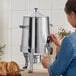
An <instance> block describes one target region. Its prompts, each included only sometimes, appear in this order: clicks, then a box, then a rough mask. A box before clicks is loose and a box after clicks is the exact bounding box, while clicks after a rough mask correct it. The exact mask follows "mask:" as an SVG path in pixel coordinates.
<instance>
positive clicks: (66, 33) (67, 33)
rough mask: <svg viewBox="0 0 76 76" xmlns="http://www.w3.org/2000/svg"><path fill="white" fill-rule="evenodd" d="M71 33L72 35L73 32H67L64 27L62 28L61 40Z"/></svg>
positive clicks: (60, 29)
mask: <svg viewBox="0 0 76 76" xmlns="http://www.w3.org/2000/svg"><path fill="white" fill-rule="evenodd" d="M70 33H71V31H67V30H65V29H64V28H63V27H60V28H59V31H58V36H59V37H61V38H63V37H64V36H67V35H69V34H70Z"/></svg>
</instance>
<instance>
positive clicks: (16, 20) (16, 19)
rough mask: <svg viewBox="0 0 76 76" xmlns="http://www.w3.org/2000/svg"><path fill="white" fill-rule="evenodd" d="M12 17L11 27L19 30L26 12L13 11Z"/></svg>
mask: <svg viewBox="0 0 76 76" xmlns="http://www.w3.org/2000/svg"><path fill="white" fill-rule="evenodd" d="M11 15H12V16H11V17H12V18H11V19H12V20H11V27H17V28H19V25H21V24H22V23H23V16H24V15H25V11H12V14H11Z"/></svg>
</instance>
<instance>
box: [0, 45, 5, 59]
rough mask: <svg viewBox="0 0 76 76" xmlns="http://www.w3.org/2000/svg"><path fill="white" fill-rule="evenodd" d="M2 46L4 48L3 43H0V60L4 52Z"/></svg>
mask: <svg viewBox="0 0 76 76" xmlns="http://www.w3.org/2000/svg"><path fill="white" fill-rule="evenodd" d="M4 48H5V45H0V60H1V57H2V55H3V54H4V50H3V49H4Z"/></svg>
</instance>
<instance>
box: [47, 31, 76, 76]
mask: <svg viewBox="0 0 76 76" xmlns="http://www.w3.org/2000/svg"><path fill="white" fill-rule="evenodd" d="M48 71H49V74H50V76H76V32H74V33H72V34H71V35H69V36H67V37H65V38H64V39H63V41H62V44H61V47H60V50H59V52H58V54H57V56H56V59H55V61H54V62H53V64H51V65H49V67H48Z"/></svg>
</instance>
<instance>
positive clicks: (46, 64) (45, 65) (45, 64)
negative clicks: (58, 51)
mask: <svg viewBox="0 0 76 76" xmlns="http://www.w3.org/2000/svg"><path fill="white" fill-rule="evenodd" d="M41 63H42V65H43V67H44V68H46V69H47V68H48V66H49V64H50V59H49V57H48V56H44V57H43V59H42V61H41Z"/></svg>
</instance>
